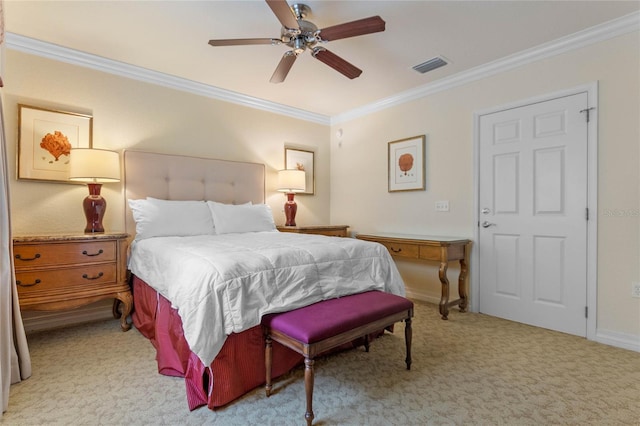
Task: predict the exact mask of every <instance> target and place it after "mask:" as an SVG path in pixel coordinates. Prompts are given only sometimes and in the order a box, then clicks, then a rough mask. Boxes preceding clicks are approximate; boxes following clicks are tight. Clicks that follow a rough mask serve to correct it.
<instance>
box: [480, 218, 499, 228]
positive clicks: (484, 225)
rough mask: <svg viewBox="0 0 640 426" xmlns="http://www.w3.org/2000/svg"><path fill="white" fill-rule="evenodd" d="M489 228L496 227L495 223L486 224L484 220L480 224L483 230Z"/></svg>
mask: <svg viewBox="0 0 640 426" xmlns="http://www.w3.org/2000/svg"><path fill="white" fill-rule="evenodd" d="M490 226H496V224H495V223H491V222H487V221H486V220H485V221H484V222H482V227H483V228H488V227H490Z"/></svg>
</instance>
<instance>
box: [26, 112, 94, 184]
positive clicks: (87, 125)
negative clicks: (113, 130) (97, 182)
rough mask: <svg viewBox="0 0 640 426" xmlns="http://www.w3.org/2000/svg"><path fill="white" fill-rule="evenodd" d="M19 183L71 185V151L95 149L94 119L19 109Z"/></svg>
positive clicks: (79, 115) (82, 115) (62, 113)
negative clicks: (73, 149)
mask: <svg viewBox="0 0 640 426" xmlns="http://www.w3.org/2000/svg"><path fill="white" fill-rule="evenodd" d="M18 121H19V127H18V179H33V180H45V181H58V182H66V183H73V182H69V179H68V178H69V155H70V154H71V148H91V147H92V141H91V138H92V127H93V117H92V116H90V115H85V114H77V113H73V112H65V111H54V110H49V109H45V108H38V107H33V106H27V105H20V104H19V105H18Z"/></svg>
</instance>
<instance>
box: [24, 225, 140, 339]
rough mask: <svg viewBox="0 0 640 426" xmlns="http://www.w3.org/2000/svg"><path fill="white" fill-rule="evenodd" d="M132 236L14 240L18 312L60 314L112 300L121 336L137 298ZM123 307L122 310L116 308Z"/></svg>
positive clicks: (73, 236)
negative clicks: (130, 278) (131, 271)
mask: <svg viewBox="0 0 640 426" xmlns="http://www.w3.org/2000/svg"><path fill="white" fill-rule="evenodd" d="M128 237H129V235H128V234H107V233H105V234H81V235H49V236H21V237H14V238H13V255H14V264H15V269H16V284H17V287H18V299H19V301H20V309H22V310H25V311H29V310H34V311H57V310H64V309H71V308H76V307H79V306H82V305H86V304H89V303H92V302H95V301H97V300H101V299H106V298H113V299H117V301H118V302H120V303H118V302H115V301H114V308H113V314H114V317H116V318H120V326H121V327H122V330H123V331H127V330H129V329H130V328H131V324H129V323H128V322H127V316H128V315H129V314H130V313H131V310H132V309H133V297H132V295H131V289H130V287H129V284H128V283H127V263H126V262H127V260H126V259H127V238H128ZM119 304H122V308H121V310H119V309H118V305H119Z"/></svg>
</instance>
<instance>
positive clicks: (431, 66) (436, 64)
mask: <svg viewBox="0 0 640 426" xmlns="http://www.w3.org/2000/svg"><path fill="white" fill-rule="evenodd" d="M447 63H448V62H447V61H446V60H444V58H442V57H441V56H436V57H434V58H431V59H429V60H428V61H426V62H423V63H421V64H418V65H416V66H414V67H412V68H413V69H414V70H416V71H418V72H419V73H421V74H424V73H427V72H429V71H433V70H435V69H437V68H440V67H443V66H445V65H447Z"/></svg>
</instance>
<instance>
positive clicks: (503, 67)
mask: <svg viewBox="0 0 640 426" xmlns="http://www.w3.org/2000/svg"><path fill="white" fill-rule="evenodd" d="M639 30H640V12H634V13H631V14H629V15H625V16H623V17H621V18H618V19H614V20H612V21H609V22H605V23H603V24H600V25H596V26H594V27H591V28H587V29H586V30H583V31H579V32H577V33H574V34H571V35H569V36H566V37H562V38H559V39H557V40H554V41H551V42H549V43H544V44H541V45H539V46H536V47H533V48H531V49H527V50H524V51H522V52H518V53H516V54H513V55H510V56H506V57H504V58H501V59H498V60H496V61H492V62H489V63H486V64H484V65H480V66H478V67H475V68H472V69H470V70H467V71H463V72H460V73H457V74H454V75H452V76H449V77H445V78H442V79H439V80H437V81H434V82H432V83H429V84H425V85H423V86H420V87H418V88H415V89H411V90H407V91H405V92H401V93H398V94H396V95H394V96H390V97H388V98H384V99H381V100H379V101H376V102H373V103H370V104H368V105H365V106H363V107H361V108H356V109H353V110H351V111H347V112H345V113H342V114H338V115H335V116H333V117H329V116H326V115H322V114H316V113H312V112H309V111H305V110H301V109H298V108H293V107H290V106H287V105H282V104H278V103H275V102H270V101H266V100H264V99H259V98H254V97H252V96H247V95H243V94H241V93H237V92H233V91H230V90H225V89H221V88H218V87H215V86H210V85H206V84H202V83H198V82H195V81H192V80H188V79H184V78H180V77H175V76H172V75H168V74H164V73H161V72H157V71H153V70H149V69H146V68H142V67H137V66H134V65H129V64H126V63H123V62H118V61H114V60H111V59H106V58H103V57H100V56H96V55H91V54H88V53H84V52H80V51H77V50H73V49H69V48H66V47H62V46H58V45H55V44H51V43H47V42H43V41H40V40H36V39H32V38H29V37H25V36H21V35H19V34H15V33H10V32H8V33H7V34H6V45H7V48H9V49H13V50H17V51H20V52H24V53H29V54H32V55H36V56H41V57H45V58H49V59H53V60H57V61H61V62H66V63H69V64H73V65H78V66H82V67H86V68H91V69H94V70H98V71H102V72H107V73H110V74H115V75H119V76H122V77H127V78H131V79H134V80H139V81H143V82H146V83H152V84H157V85H160V86H164V87H168V88H172V89H176V90H181V91H184V92H189V93H193V94H196V95H200V96H205V97H208V98H213V99H218V100H222V101H226V102H231V103H235V104H238V105H243V106H247V107H250V108H256V109H260V110H263V111H268V112H272V113H275V114H281V115H286V116H288V117H293V118H297V119H300V120H305V121H311V122H314V123H318V124H323V125H333V124H338V123H342V122H345V121H349V120H353V119H355V118H358V117H362V116H364V115H368V114H371V113H374V112H377V111H381V110H384V109H387V108H391V107H394V106H397V105H400V104H403V103H406V102H411V101H413V100H416V99H420V98H423V97H425V96H428V95H431V94H434V93H438V92H442V91H445V90H449V89H452V88H455V87H458V86H461V85H464V84H467V83H470V82H473V81H476V80H479V79H482V78H486V77H489V76H492V75H495V74H498V73H501V72H504V71H508V70H511V69H513V68H517V67H521V66H523V65H527V64H530V63H532V62H535V61H539V60H541V59H545V58H550V57H552V56H556V55H559V54H562V53H565V52H569V51H571V50H575V49H579V48H582V47H585V46H589V45H592V44H595V43H599V42H602V41H605V40H608V39H611V38H614V37H618V36H621V35H624V34H628V33H630V32H633V31H639Z"/></svg>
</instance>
